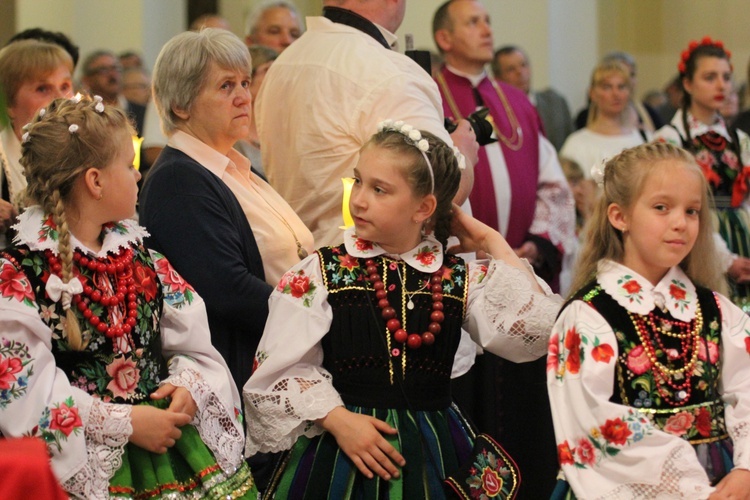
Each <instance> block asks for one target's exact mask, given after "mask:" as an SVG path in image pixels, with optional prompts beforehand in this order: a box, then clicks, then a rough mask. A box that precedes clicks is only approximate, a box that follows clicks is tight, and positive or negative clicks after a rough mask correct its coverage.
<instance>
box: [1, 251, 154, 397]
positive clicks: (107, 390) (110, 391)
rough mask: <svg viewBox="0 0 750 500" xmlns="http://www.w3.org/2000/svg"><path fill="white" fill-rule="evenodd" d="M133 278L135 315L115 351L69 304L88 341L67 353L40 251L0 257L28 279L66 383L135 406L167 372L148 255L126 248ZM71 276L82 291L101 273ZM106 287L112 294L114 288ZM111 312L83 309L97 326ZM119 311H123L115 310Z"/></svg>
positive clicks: (82, 270)
mask: <svg viewBox="0 0 750 500" xmlns="http://www.w3.org/2000/svg"><path fill="white" fill-rule="evenodd" d="M131 248H132V250H133V260H134V262H133V264H134V267H133V275H134V276H133V277H134V279H135V283H134V284H135V287H136V296H137V298H136V301H137V304H138V309H137V311H138V314H137V317H136V324H135V326H134V327H133V329H132V332H131V334H130V335H124V336H123V337H120V339H121V340H120V341H119V342H118V347H117V348H116V347H115V344H114V342H115V340H114V339H109V338H107V337H106V336H105V334H104V333H101V332H99V331H97V330H96V328H93V327H92V326H91V323H89V322H88V321H86V319H84V317H83V314H82V313H81V311H80V310H78V308H76V307H75V305H71V309H72V310H73V311H74V312H75V314H76V317H77V318H78V324H79V325H80V327H81V333H82V335H83V337H84V338H88V339H89V342H88V344H87V345H86V347H85V348H84V349H83V350H81V351H73V350H71V349H70V346H69V345H68V343H67V342H66V340H65V338H64V337H63V322H64V321H65V320H66V318H65V316H66V314H65V311H63V308H62V303H61V302H60V301H58V302H53V301H52V300H51V299H50V298H49V296H48V295H47V292H46V291H45V285H46V283H47V280H48V278H49V276H50V265H49V262H48V261H47V258H46V257H45V253H44V252H39V251H31V250H29V248H28V247H27V246H25V245H22V246H18V247H17V248H13V249H9V250H6V251H4V252H3V253H2V256H3V257H4V258H7V259H9V260H10V261H11V262H12V263H13V265H14V266H16V267H17V268H20V269H22V270H23V272H24V273H25V274H26V276H27V277H28V279H29V282H30V284H31V288H32V290H33V292H34V295H35V300H36V304H37V306H38V308H39V316H40V317H41V319H42V321H43V322H44V323H45V324H46V325H47V326H48V327H49V329H50V331H51V335H52V339H51V344H52V354H53V355H54V357H55V363H56V365H57V367H58V368H59V369H61V370H62V371H63V372H64V373H65V374H66V375H67V377H68V380H69V381H70V384H71V385H72V386H73V387H77V388H79V389H81V390H83V391H85V392H87V393H88V394H91V395H94V396H97V397H100V398H102V399H103V400H104V401H108V402H113V403H127V404H135V403H138V402H140V401H146V400H148V399H149V394H151V393H152V392H153V391H154V390H156V388H158V386H159V382H160V381H161V380H162V379H163V378H165V377H166V375H167V367H166V363H165V362H164V359H163V357H162V347H161V334H160V329H159V319H160V318H161V312H162V298H163V297H162V288H161V284H160V282H159V279H158V276H157V275H156V272H155V271H154V263H153V261H152V259H151V255H150V254H149V253H148V251H147V250H146V249H145V248H144V247H143V246H142V245H139V246H137V247H136V246H132V247H131ZM74 268H75V272H76V274H77V275H78V276H79V279H81V281H82V282H83V283H84V286H86V285H87V284H89V285H90V284H91V283H92V280H94V279H102V276H104V275H103V273H99V274H97V275H96V278H95V276H94V274H95V273H94V272H93V271H91V270H90V269H88V268H86V267H83V266H77V265H75V264H74ZM112 280H114V278H112V277H110V281H111V285H112V286H113V287H115V289H116V283H114V282H112ZM112 309H113V308H112V307H102V306H101V305H99V304H96V303H92V304H89V310H90V311H91V312H92V313H93V314H94V315H96V316H98V317H99V319H100V321H106V322H107V323H109V322H110V320H109V318H108V316H109V315H111V314H120V313H121V311H117V312H115V311H112ZM120 309H124V307H121V308H120Z"/></svg>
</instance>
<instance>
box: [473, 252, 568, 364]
mask: <svg viewBox="0 0 750 500" xmlns="http://www.w3.org/2000/svg"><path fill="white" fill-rule="evenodd" d="M524 264H525V265H526V268H527V270H528V272H530V273H531V274H532V275H533V276H535V277H536V275H534V270H533V269H532V267H531V266H530V265H529V263H528V262H525V261H524ZM495 273H499V274H500V276H502V277H503V278H502V279H497V278H495V279H492V277H493V275H494V274H495ZM486 279H487V285H486V288H485V290H484V293H485V301H484V314H485V315H486V316H487V318H488V319H489V321H490V323H491V324H492V325H493V327H494V330H495V332H494V333H495V335H496V336H497V337H500V338H498V339H497V341H499V342H504V341H507V340H508V339H510V340H511V341H513V343H519V342H521V343H523V348H524V350H525V351H526V352H528V353H529V354H531V355H532V356H533V359H536V358H539V357H541V356H543V355H545V354H546V353H547V343H548V341H549V336H550V332H551V331H552V326H553V325H554V324H555V319H556V318H557V313H558V311H559V310H560V306H561V305H562V303H563V299H562V297H560V296H559V295H553V294H552V290H550V288H549V286H548V285H547V283H545V282H544V281H543V280H541V279H539V278H536V283H537V284H539V286H540V287H541V288H542V290H543V291H544V293H539V292H537V291H536V290H534V288H533V283H532V281H531V280H532V279H531V278H530V277H529V276H528V275H527V274H526V273H525V272H523V271H522V270H520V269H518V268H516V267H513V266H511V265H510V264H507V263H506V262H504V261H502V260H493V261H492V263H491V264H490V267H489V269H488V271H487V278H486ZM501 337H504V339H502V338H501ZM489 350H490V351H491V349H489Z"/></svg>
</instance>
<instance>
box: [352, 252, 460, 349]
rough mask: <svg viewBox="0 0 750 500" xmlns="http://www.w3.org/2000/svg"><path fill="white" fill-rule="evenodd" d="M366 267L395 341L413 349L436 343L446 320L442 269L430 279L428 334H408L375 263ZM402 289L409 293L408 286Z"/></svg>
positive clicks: (403, 284) (404, 285) (366, 262)
mask: <svg viewBox="0 0 750 500" xmlns="http://www.w3.org/2000/svg"><path fill="white" fill-rule="evenodd" d="M365 266H366V271H367V275H368V278H367V279H368V280H369V281H370V283H372V287H373V289H374V290H375V296H376V297H377V299H378V307H379V308H380V314H381V316H382V317H383V319H384V320H385V321H386V324H385V325H386V328H387V329H388V331H389V332H390V333H392V334H393V338H394V340H396V342H400V343H402V344H404V343H405V344H406V345H407V346H408V347H409V348H411V349H419V348H420V347H421V346H422V344H424V345H428V346H429V345H432V344H433V343H435V335H437V334H439V333H440V330H441V326H440V323H442V322H443V319H445V315H444V314H443V285H442V283H443V273H442V268H441V269H438V270H437V271H435V272H434V273H432V277H431V278H430V283H429V286H430V291H431V292H432V312H431V313H430V320H431V323H430V324H429V326H428V327H427V331H426V332H423V333H421V334H418V333H407V331H406V330H404V329H403V328H402V322H401V320H399V319H398V318H396V310H395V309H394V308H393V307H391V304H390V302H389V301H388V292H387V291H386V289H385V284H384V283H383V279H382V278H381V276H380V275H379V274H378V267H377V265H376V264H375V261H374V260H373V259H367V260H366V261H365ZM399 275H400V273H399ZM402 287H403V290H404V292H405V293H407V292H406V284H405V283H403V282H402ZM425 288H426V286H425ZM418 291H419V290H417V291H416V292H412V295H413V294H415V293H417V292H418ZM407 295H408V293H407ZM409 302H410V303H411V297H409ZM407 307H408V306H407ZM412 307H413V306H412ZM404 315H406V311H404Z"/></svg>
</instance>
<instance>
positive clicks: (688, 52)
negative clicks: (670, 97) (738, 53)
mask: <svg viewBox="0 0 750 500" xmlns="http://www.w3.org/2000/svg"><path fill="white" fill-rule="evenodd" d="M704 45H713V46H714V47H718V48H720V49H722V50H723V51H724V53H725V54H726V55H727V59H731V57H732V53H731V52H730V51H729V50H727V49H725V48H724V42H722V41H721V40H711V37H708V36H704V37H703V38H702V39H701V41H700V42H696V41H695V40H693V41H691V42H690V44H689V45H688V48H687V49H685V50H683V51H682V55H681V57H680V62H679V63H678V64H677V70H678V71H679V72H680V74H681V75H684V74H685V70H686V68H687V62H688V59H690V56H692V55H693V51H695V49H697V48H698V47H702V46H704Z"/></svg>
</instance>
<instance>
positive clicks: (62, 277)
mask: <svg viewBox="0 0 750 500" xmlns="http://www.w3.org/2000/svg"><path fill="white" fill-rule="evenodd" d="M132 135H133V130H132V127H131V126H130V125H129V124H128V118H127V116H126V115H125V114H124V113H123V112H122V111H120V110H119V109H117V108H114V107H110V106H104V105H103V103H102V102H101V99H100V98H95V99H94V100H93V101H92V100H89V99H83V100H81V99H74V100H64V99H63V100H57V101H54V102H53V103H52V104H50V106H49V107H48V108H46V109H42V110H41V111H40V112H39V113H38V114H37V116H36V117H35V119H34V120H33V122H32V123H31V124H30V125H28V126H27V129H26V132H25V133H24V135H23V143H22V153H23V155H22V159H21V163H22V164H23V166H24V173H25V175H26V178H27V180H28V187H27V195H28V198H29V200H30V201H31V202H32V203H35V204H36V205H35V206H30V207H29V208H28V209H27V210H26V211H25V212H24V213H23V214H21V216H20V222H19V223H18V224H17V225H16V226H15V228H16V230H17V231H18V234H17V236H16V238H15V241H14V246H13V247H12V248H10V249H8V250H7V251H5V252H2V253H1V254H0V389H2V390H1V391H0V433H2V435H4V436H6V437H15V436H22V435H32V436H39V437H41V438H42V439H43V440H44V441H45V442H46V443H47V447H48V450H49V453H50V456H51V461H52V467H53V470H54V472H55V474H56V475H57V477H58V479H59V480H60V482H61V483H62V485H63V487H64V488H65V489H66V491H67V492H68V493H69V494H70V495H71V496H74V497H83V498H109V497H110V496H112V497H117V498H130V497H138V498H152V497H156V498H163V497H166V496H169V498H187V497H190V498H194V497H201V498H226V496H227V495H233V496H235V497H242V496H244V497H251V498H255V497H256V496H257V490H256V489H255V486H254V485H253V480H252V476H251V475H250V471H249V470H248V468H247V465H246V464H245V462H244V460H243V459H242V446H243V442H244V440H243V433H242V424H241V419H240V417H239V411H238V410H237V408H239V407H240V400H239V394H238V393H237V390H236V388H235V387H234V385H233V384H232V383H231V382H230V380H231V378H230V375H229V371H228V369H227V367H226V364H225V363H224V361H223V360H222V358H221V357H220V356H219V354H218V352H216V350H215V349H214V348H213V347H212V346H211V343H210V332H209V331H208V322H207V318H206V313H205V308H204V306H203V301H202V300H201V299H200V297H199V296H197V295H196V294H195V292H194V291H193V289H192V288H191V287H190V286H189V285H188V284H187V283H185V281H184V280H182V278H181V277H180V276H179V275H178V274H177V273H175V272H174V270H173V269H172V267H171V266H170V264H169V262H167V261H166V260H165V259H164V257H163V256H161V255H159V254H157V253H155V252H149V251H147V250H145V249H144V247H143V244H142V240H143V238H144V237H145V236H146V235H147V233H146V231H145V230H144V229H143V228H141V227H139V226H138V225H137V224H136V223H135V222H134V221H132V220H127V218H128V217H131V216H132V215H133V214H134V212H135V202H136V195H137V187H136V182H137V180H138V179H139V178H140V174H139V173H138V172H137V171H136V170H135V169H134V168H133V165H132V163H133V158H134V151H133V143H132V139H131V137H132Z"/></svg>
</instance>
